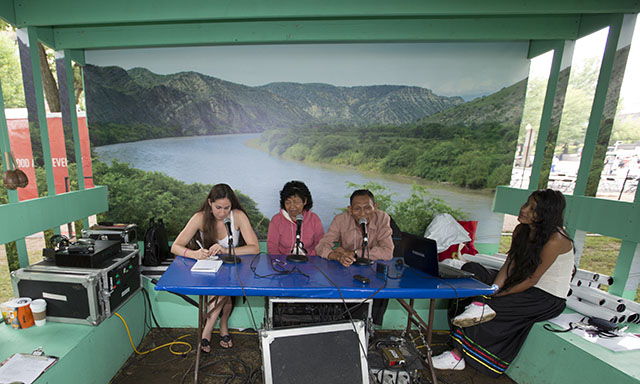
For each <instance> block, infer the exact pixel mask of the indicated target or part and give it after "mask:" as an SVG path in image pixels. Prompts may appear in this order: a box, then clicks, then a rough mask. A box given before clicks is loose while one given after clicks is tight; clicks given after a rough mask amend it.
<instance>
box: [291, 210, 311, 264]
mask: <svg viewBox="0 0 640 384" xmlns="http://www.w3.org/2000/svg"><path fill="white" fill-rule="evenodd" d="M302 219H303V217H302V214H298V215H297V216H296V243H295V244H294V247H295V250H296V253H295V254H293V255H289V256H287V261H291V262H294V263H304V262H305V261H307V260H308V259H309V258H308V257H307V256H306V255H301V254H300V248H301V245H302V242H301V241H300V232H301V231H302Z"/></svg>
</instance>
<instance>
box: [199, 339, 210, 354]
mask: <svg viewBox="0 0 640 384" xmlns="http://www.w3.org/2000/svg"><path fill="white" fill-rule="evenodd" d="M204 348H209V350H208V351H205V350H204ZM200 350H201V351H202V352H203V353H209V352H211V342H210V341H209V340H207V339H205V338H203V339H202V340H201V341H200Z"/></svg>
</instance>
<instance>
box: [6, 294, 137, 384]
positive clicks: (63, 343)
mask: <svg viewBox="0 0 640 384" xmlns="http://www.w3.org/2000/svg"><path fill="white" fill-rule="evenodd" d="M118 313H119V314H120V315H121V316H123V317H124V319H125V321H126V322H127V324H128V326H129V329H130V331H131V336H132V338H133V342H134V343H135V344H136V345H138V344H139V343H140V341H141V340H142V337H143V328H142V327H143V325H142V324H143V321H144V303H143V297H142V293H141V292H139V293H137V294H136V295H134V296H133V297H132V298H131V299H130V300H129V301H128V302H127V303H126V304H125V305H124V306H123V307H122V308H120V309H119V310H118ZM0 340H2V343H1V344H0V360H4V359H6V358H7V357H10V356H11V355H13V354H14V353H20V352H21V353H31V351H33V350H34V349H36V348H37V347H38V346H42V347H43V349H44V351H45V353H47V354H49V355H53V356H57V357H59V358H60V360H59V361H58V362H57V363H55V364H54V365H53V366H52V367H51V368H50V369H49V370H47V372H45V373H44V374H43V375H42V376H41V377H40V378H39V379H38V380H37V381H36V382H37V383H51V384H54V383H82V384H93V383H95V384H104V383H108V382H109V380H111V378H112V377H113V376H114V375H115V374H116V373H117V372H118V370H119V369H120V367H121V366H122V365H123V364H124V362H125V361H126V360H127V359H128V358H129V356H131V353H133V349H132V348H131V344H130V342H129V337H128V336H127V331H126V329H125V327H124V325H123V323H122V321H121V320H120V318H118V317H117V316H115V315H114V316H111V317H110V318H108V319H106V320H105V321H103V322H102V323H100V325H98V326H96V327H94V326H90V325H78V324H64V323H53V322H47V323H46V324H45V325H44V326H42V327H35V326H33V327H30V328H27V329H20V330H15V329H12V328H11V327H8V326H6V325H4V324H3V325H0Z"/></svg>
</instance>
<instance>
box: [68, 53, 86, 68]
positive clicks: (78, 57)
mask: <svg viewBox="0 0 640 384" xmlns="http://www.w3.org/2000/svg"><path fill="white" fill-rule="evenodd" d="M66 55H68V56H69V57H71V60H73V61H74V62H76V63H78V64H79V65H82V66H84V65H86V62H85V60H84V50H82V49H68V50H66V51H65V56H66Z"/></svg>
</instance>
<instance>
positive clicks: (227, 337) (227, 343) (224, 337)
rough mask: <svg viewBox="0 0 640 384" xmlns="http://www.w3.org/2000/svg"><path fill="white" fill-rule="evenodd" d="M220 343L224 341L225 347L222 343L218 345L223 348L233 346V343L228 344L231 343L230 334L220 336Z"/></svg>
mask: <svg viewBox="0 0 640 384" xmlns="http://www.w3.org/2000/svg"><path fill="white" fill-rule="evenodd" d="M220 343H225V344H226V345H227V347H225V346H224V345H222V344H220V346H221V347H222V348H224V349H229V348H233V344H231V345H229V343H231V336H230V335H224V336H220Z"/></svg>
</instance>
